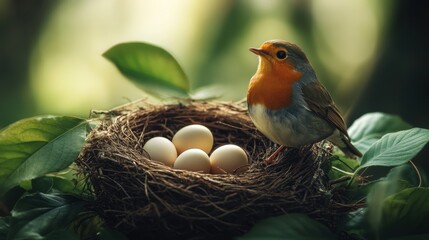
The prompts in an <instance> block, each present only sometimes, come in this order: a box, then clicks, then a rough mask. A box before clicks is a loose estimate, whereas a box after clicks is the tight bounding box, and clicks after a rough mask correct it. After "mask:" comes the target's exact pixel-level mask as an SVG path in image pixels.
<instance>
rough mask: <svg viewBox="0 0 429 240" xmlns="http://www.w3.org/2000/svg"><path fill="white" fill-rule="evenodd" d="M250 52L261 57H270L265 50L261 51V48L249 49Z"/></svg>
mask: <svg viewBox="0 0 429 240" xmlns="http://www.w3.org/2000/svg"><path fill="white" fill-rule="evenodd" d="M249 51H251V52H252V53H254V54H256V55H259V56H265V55H268V54H267V52H265V51H264V50H263V49H260V48H249Z"/></svg>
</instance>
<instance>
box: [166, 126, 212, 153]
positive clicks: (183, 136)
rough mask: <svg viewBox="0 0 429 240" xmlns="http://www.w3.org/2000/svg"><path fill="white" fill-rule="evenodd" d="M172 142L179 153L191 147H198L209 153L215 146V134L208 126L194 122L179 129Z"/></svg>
mask: <svg viewBox="0 0 429 240" xmlns="http://www.w3.org/2000/svg"><path fill="white" fill-rule="evenodd" d="M172 142H173V144H174V145H175V146H176V149H177V153H178V154H180V153H182V152H184V151H186V150H188V149H191V148H198V149H201V150H203V151H204V152H205V153H207V154H209V152H210V151H211V150H212V147H213V134H212V132H210V130H209V129H208V128H207V127H205V126H203V125H199V124H193V125H189V126H186V127H183V128H181V129H180V130H179V131H177V132H176V134H174V136H173V139H172Z"/></svg>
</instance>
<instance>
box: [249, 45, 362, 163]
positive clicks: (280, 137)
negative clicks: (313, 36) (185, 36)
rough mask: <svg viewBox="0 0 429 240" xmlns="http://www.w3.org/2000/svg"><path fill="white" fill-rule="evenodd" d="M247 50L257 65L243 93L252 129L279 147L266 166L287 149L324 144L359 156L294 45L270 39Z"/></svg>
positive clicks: (344, 125)
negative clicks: (322, 142)
mask: <svg viewBox="0 0 429 240" xmlns="http://www.w3.org/2000/svg"><path fill="white" fill-rule="evenodd" d="M249 50H250V51H251V52H253V53H254V54H256V55H258V57H259V64H258V68H257V70H256V73H255V74H254V75H253V76H252V78H251V79H250V82H249V85H248V89H247V107H248V113H249V116H250V118H251V120H252V121H253V123H254V124H255V126H256V128H257V129H258V130H259V131H260V132H261V133H262V134H264V135H265V136H266V137H267V138H268V139H270V140H271V141H273V142H274V143H276V144H278V145H280V147H279V148H278V149H277V150H276V151H275V152H274V153H273V154H272V155H271V156H270V157H268V158H267V159H266V160H265V161H266V162H267V163H270V162H272V161H273V160H274V159H275V158H276V156H277V155H278V154H279V152H281V151H282V150H283V149H284V148H285V147H292V148H297V147H300V146H305V145H310V144H314V143H317V142H320V141H322V140H325V139H326V140H328V141H329V142H331V143H332V144H333V145H335V146H337V147H338V148H339V149H340V150H341V151H342V152H343V153H344V154H345V155H346V156H348V157H351V158H356V157H362V153H361V152H360V151H359V150H358V149H357V148H356V147H355V146H353V144H352V143H351V139H350V136H349V134H348V133H347V126H346V124H345V121H344V118H343V117H342V115H341V113H340V111H339V109H338V107H337V106H336V105H335V103H334V101H333V100H332V97H331V95H330V94H329V92H328V90H327V89H326V88H325V87H324V86H323V85H322V83H321V82H320V81H319V79H318V77H317V75H316V72H315V71H314V68H313V67H312V65H311V64H310V62H309V60H308V58H307V56H306V55H305V53H304V52H303V50H301V48H300V47H299V46H298V45H296V44H294V43H291V42H287V41H284V40H269V41H266V42H264V43H263V44H262V45H261V46H260V47H259V48H249Z"/></svg>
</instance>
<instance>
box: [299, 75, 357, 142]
mask: <svg viewBox="0 0 429 240" xmlns="http://www.w3.org/2000/svg"><path fill="white" fill-rule="evenodd" d="M302 93H303V97H304V100H305V102H306V103H307V105H308V107H309V109H310V110H311V111H312V112H314V113H315V114H317V115H318V116H320V117H321V118H323V119H326V120H327V121H328V123H329V124H331V125H333V126H334V127H335V128H336V129H338V130H339V131H340V132H341V133H343V134H344V135H345V136H346V137H347V139H350V137H349V135H348V133H347V126H346V124H345V122H344V119H343V117H342V116H341V114H340V111H339V110H338V108H337V106H336V105H335V103H334V102H333V101H332V98H331V96H330V95H329V93H328V91H327V90H326V88H325V87H324V86H323V85H322V84H321V83H320V82H311V83H308V84H306V85H303V86H302Z"/></svg>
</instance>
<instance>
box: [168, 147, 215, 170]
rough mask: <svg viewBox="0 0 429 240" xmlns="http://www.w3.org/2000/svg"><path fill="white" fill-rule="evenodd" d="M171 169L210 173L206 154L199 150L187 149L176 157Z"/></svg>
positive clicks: (208, 159)
mask: <svg viewBox="0 0 429 240" xmlns="http://www.w3.org/2000/svg"><path fill="white" fill-rule="evenodd" d="M173 168H175V169H182V170H188V171H193V172H202V173H210V158H209V156H208V155H207V153H205V152H204V151H203V150H201V149H196V148H192V149H188V150H186V151H184V152H183V153H181V154H180V155H179V156H178V157H177V159H176V162H174V166H173Z"/></svg>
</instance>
